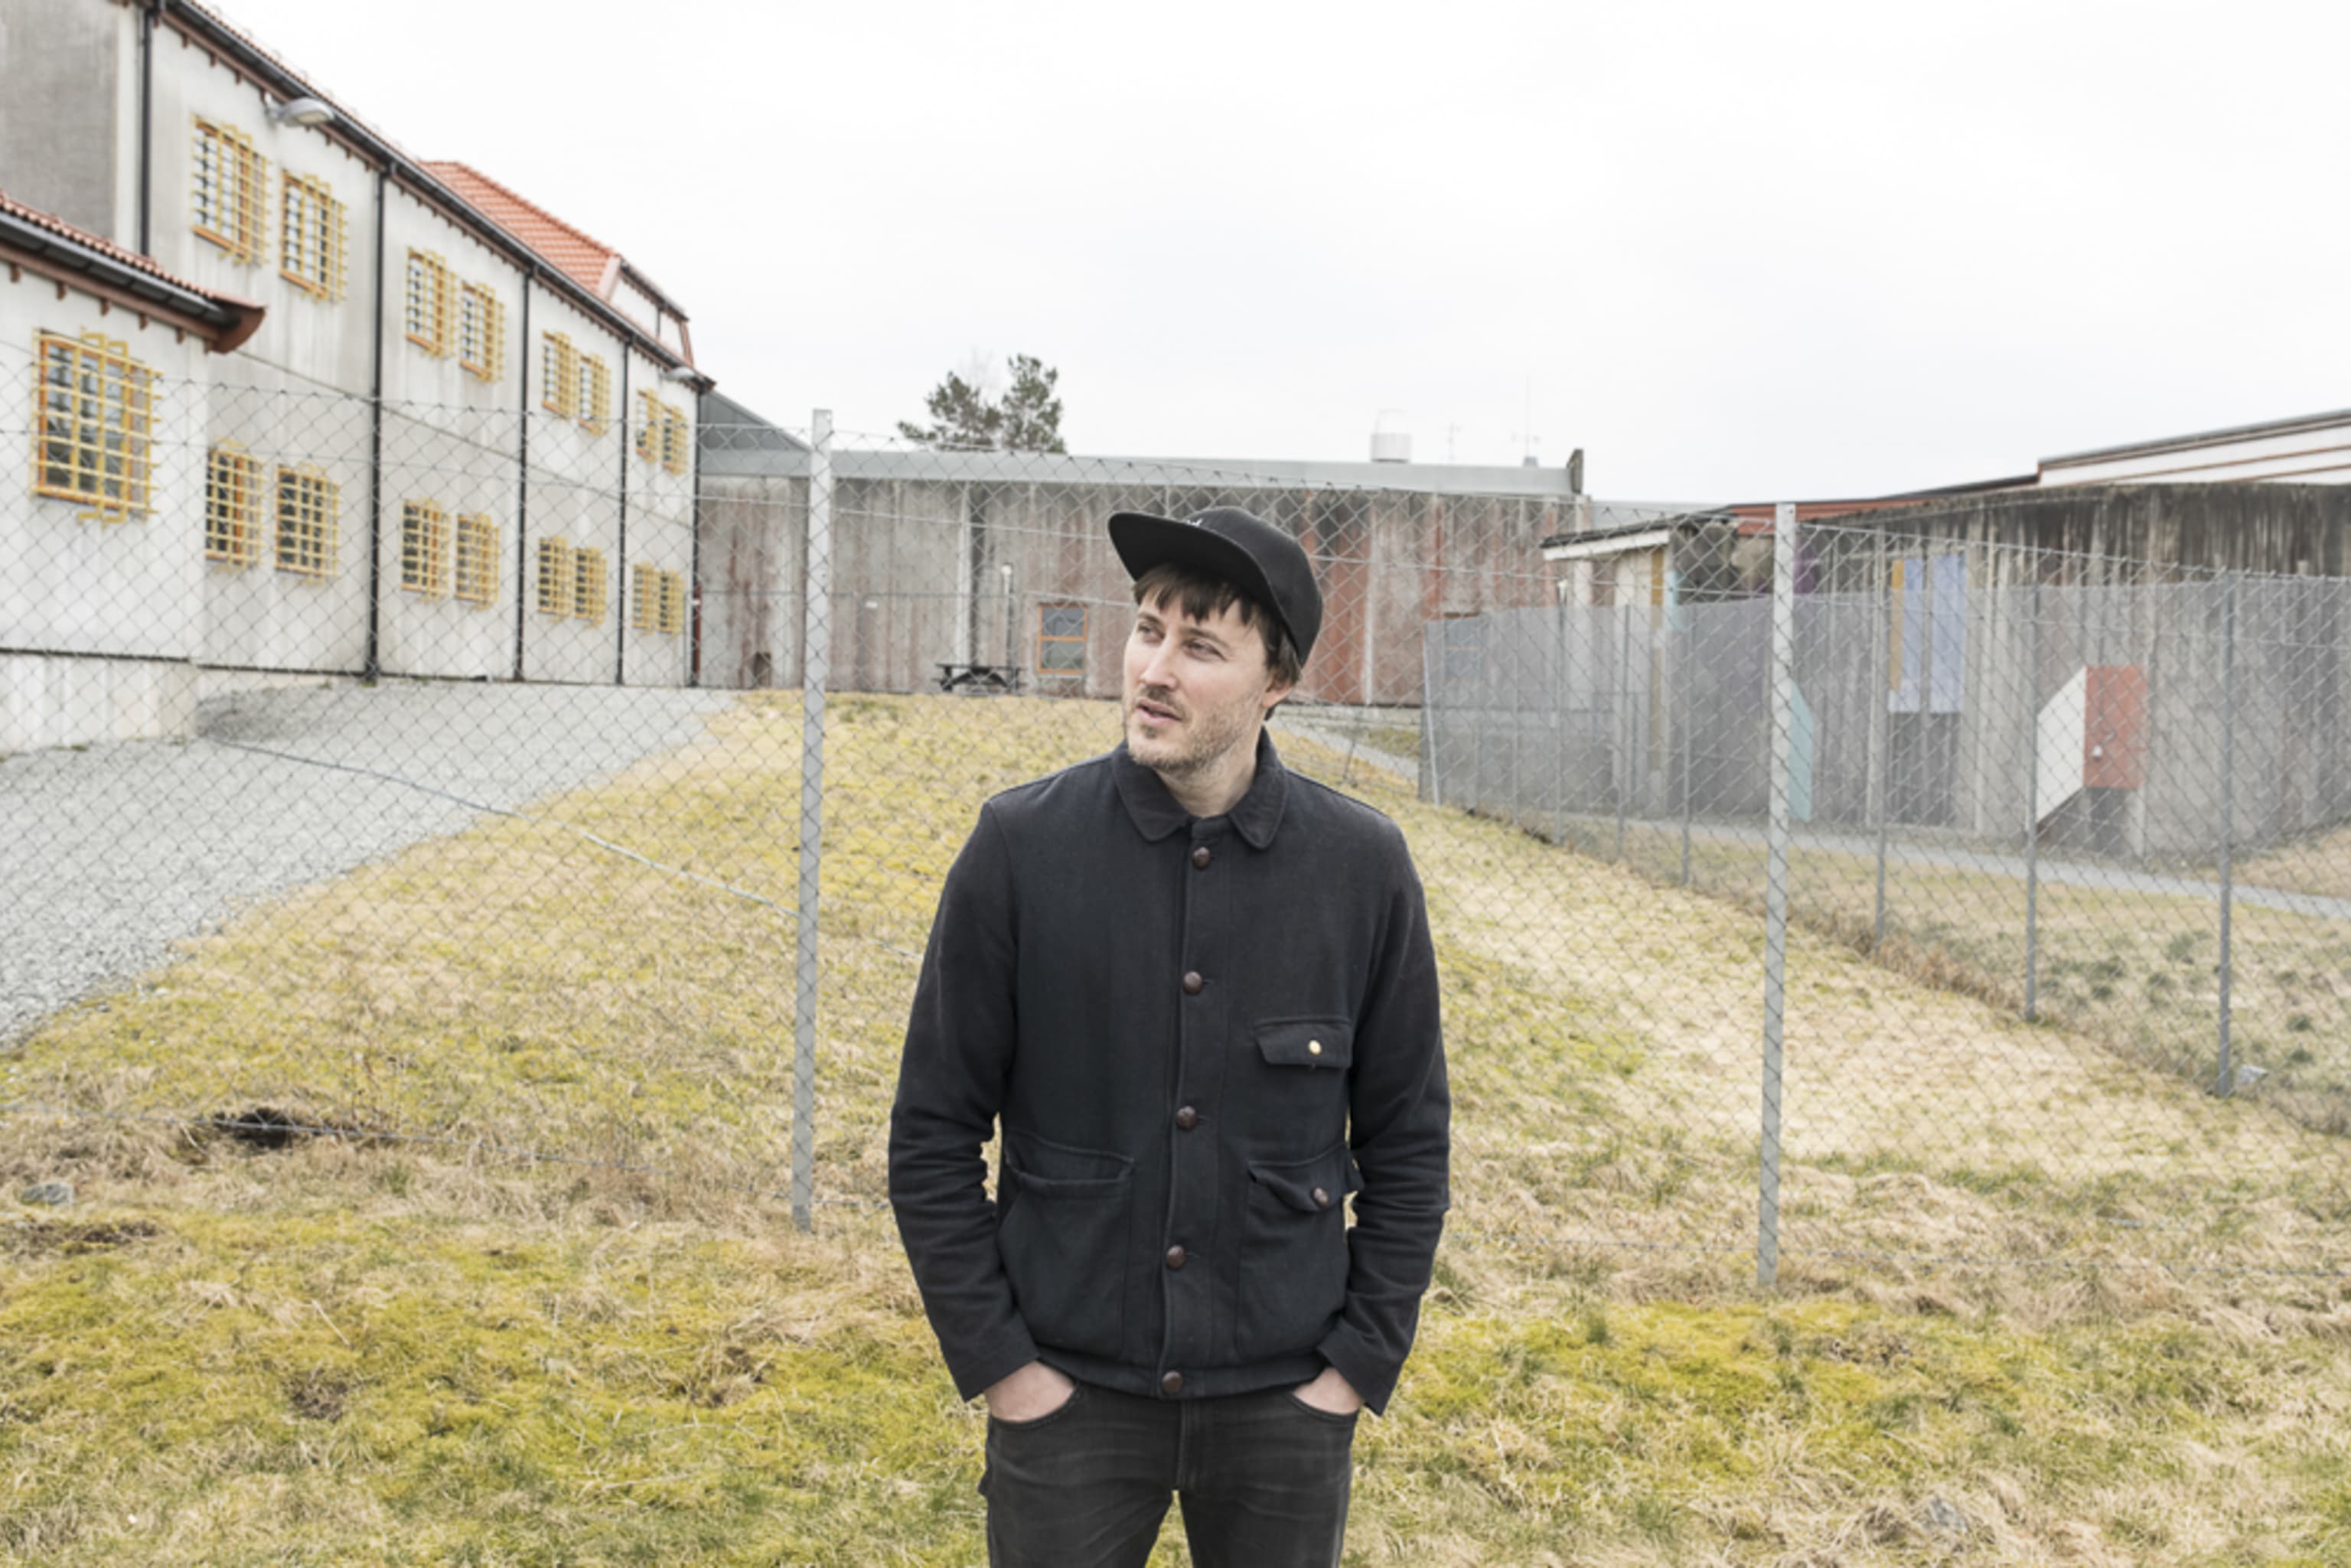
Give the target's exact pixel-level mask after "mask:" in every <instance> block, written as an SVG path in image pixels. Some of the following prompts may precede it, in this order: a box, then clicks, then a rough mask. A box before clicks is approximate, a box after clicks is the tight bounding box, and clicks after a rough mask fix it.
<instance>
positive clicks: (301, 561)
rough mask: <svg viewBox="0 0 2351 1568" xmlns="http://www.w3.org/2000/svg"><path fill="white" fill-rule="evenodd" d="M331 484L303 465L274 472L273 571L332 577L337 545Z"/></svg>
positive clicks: (337, 504)
mask: <svg viewBox="0 0 2351 1568" xmlns="http://www.w3.org/2000/svg"><path fill="white" fill-rule="evenodd" d="M341 506H342V503H341V499H340V494H339V492H338V491H337V490H336V488H335V484H334V481H333V480H331V479H329V478H328V477H327V476H325V475H324V474H321V473H319V471H318V470H317V469H316V468H312V467H310V466H308V465H303V466H301V467H297V468H280V469H278V470H277V570H280V571H290V572H293V573H295V574H296V575H297V576H300V577H332V576H334V575H335V563H336V556H337V553H338V549H339V546H340V543H341V535H342V528H341V524H340V511H341Z"/></svg>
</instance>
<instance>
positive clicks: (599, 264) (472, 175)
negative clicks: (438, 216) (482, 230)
mask: <svg viewBox="0 0 2351 1568" xmlns="http://www.w3.org/2000/svg"><path fill="white" fill-rule="evenodd" d="M424 168H425V171H426V172H429V173H430V174H431V175H432V176H433V177H434V179H436V180H438V181H440V182H441V183H443V184H444V185H446V186H448V187H449V188H450V189H451V190H453V191H455V192H456V193H457V194H458V195H460V196H462V197H464V198H465V200H466V201H467V202H468V203H470V204H472V205H473V206H474V207H475V209H476V210H477V211H479V212H480V213H481V214H482V215H483V216H484V217H486V218H488V219H489V220H490V221H491V222H492V223H494V224H496V225H498V226H499V227H500V228H502V229H504V230H506V231H507V233H508V234H510V235H514V236H515V238H517V239H518V240H520V241H522V243H523V244H525V245H527V246H530V248H531V249H533V250H535V251H537V252H538V254H539V256H542V257H543V258H545V260H546V261H547V262H548V264H549V266H552V267H556V268H558V269H559V270H560V271H562V272H563V273H565V274H566V275H567V276H569V277H570V278H571V280H572V281H573V282H575V283H577V284H579V285H580V287H583V288H586V289H587V290H589V291H590V293H592V294H594V295H595V296H596V298H599V299H604V300H610V299H611V298H612V284H613V281H614V279H616V278H617V277H619V275H620V262H621V253H620V252H619V251H617V250H614V249H613V248H612V247H611V246H609V245H606V244H605V243H604V242H603V241H601V240H599V239H594V238H591V237H590V236H589V235H586V234H583V233H581V232H580V230H579V229H577V228H574V227H573V226H572V225H569V224H567V223H565V222H564V221H563V220H562V219H561V218H559V217H557V216H556V215H555V214H553V213H550V212H549V211H548V210H547V209H546V208H545V207H542V206H539V205H538V204H536V203H533V202H530V201H527V200H525V199H524V198H523V197H521V196H518V195H517V194H516V193H514V192H512V191H509V190H507V188H506V187H505V186H504V185H501V184H499V183H497V182H496V180H493V179H491V178H490V177H489V176H488V175H487V174H485V173H483V172H481V171H480V170H478V169H475V168H474V167H473V166H471V165H470V164H465V163H455V162H444V163H427V164H425V165H424Z"/></svg>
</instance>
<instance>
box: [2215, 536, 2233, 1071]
mask: <svg viewBox="0 0 2351 1568" xmlns="http://www.w3.org/2000/svg"><path fill="white" fill-rule="evenodd" d="M2221 606H2222V607H2221V611H2220V1080H2219V1082H2215V1083H2214V1084H2213V1085H2212V1092H2213V1093H2215V1094H2220V1095H2224V1096H2225V1095H2228V1094H2231V1093H2234V1092H2236V1087H2237V1069H2236V1063H2235V1062H2234V1061H2232V1060H2231V1056H2232V1053H2233V1048H2232V1043H2231V1040H2230V1038H2229V1025H2230V1021H2231V1020H2230V1017H2229V1014H2230V1004H2231V999H2232V998H2231V996H2230V990H2231V983H2232V982H2233V981H2234V979H2235V978H2236V976H2235V971H2234V960H2235V956H2236V955H2235V950H2234V947H2233V946H2232V940H2231V939H2232V937H2233V936H2234V931H2233V925H2234V922H2233V921H2232V919H2231V916H2232V915H2233V914H2234V913H2235V906H2236V865H2235V863H2234V862H2235V852H2236V847H2237V843H2236V841H2237V576H2236V574H2235V573H2234V572H2231V573H2230V575H2229V580H2228V588H2227V592H2226V594H2225V596H2224V597H2223V599H2222V601H2221Z"/></svg>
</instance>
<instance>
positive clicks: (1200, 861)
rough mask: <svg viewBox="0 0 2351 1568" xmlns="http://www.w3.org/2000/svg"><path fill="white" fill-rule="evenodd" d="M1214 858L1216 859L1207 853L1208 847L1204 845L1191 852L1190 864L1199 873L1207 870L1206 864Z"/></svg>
mask: <svg viewBox="0 0 2351 1568" xmlns="http://www.w3.org/2000/svg"><path fill="white" fill-rule="evenodd" d="M1216 858H1217V857H1216V856H1215V855H1214V854H1212V853H1210V852H1209V850H1208V846H1207V845H1206V844H1202V845H1201V846H1200V847H1199V848H1198V849H1196V850H1194V851H1193V852H1192V864H1193V865H1194V866H1196V867H1197V868H1198V869H1199V870H1201V871H1206V870H1207V869H1208V862H1210V861H1212V860H1215V859H1216Z"/></svg>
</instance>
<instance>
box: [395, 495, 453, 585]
mask: <svg viewBox="0 0 2351 1568" xmlns="http://www.w3.org/2000/svg"><path fill="white" fill-rule="evenodd" d="M448 583H449V514H448V513H446V512H444V511H443V510H442V509H441V504H440V503H439V502H438V501H410V502H408V503H406V504H405V505H403V506H402V507H401V508H400V586H401V587H402V588H403V589H405V590H406V591H409V592H410V593H418V594H423V596H424V597H425V598H427V599H438V598H440V597H441V596H442V595H443V594H444V593H446V592H448V591H449V588H448Z"/></svg>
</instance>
